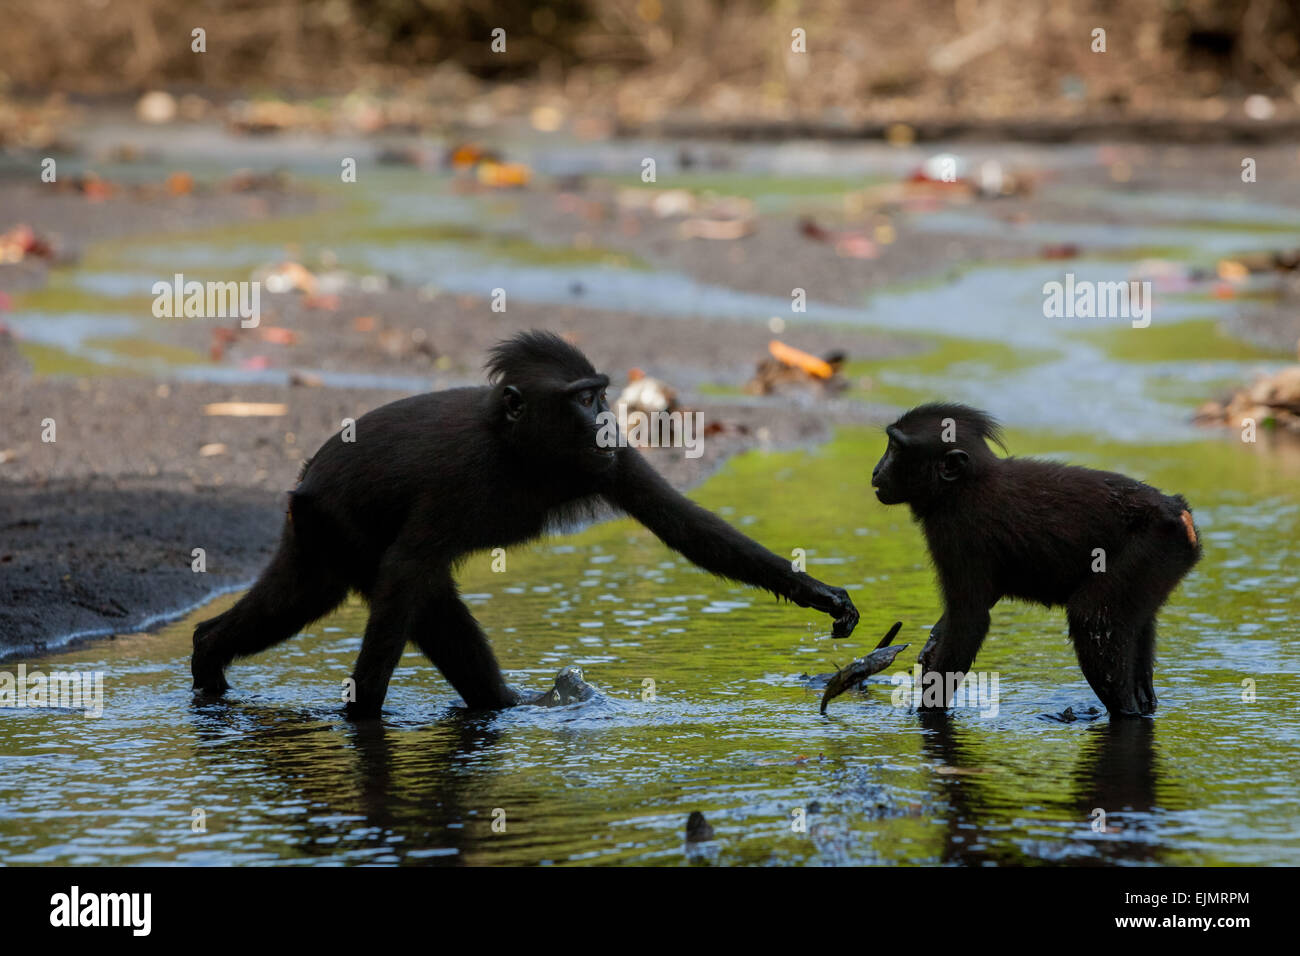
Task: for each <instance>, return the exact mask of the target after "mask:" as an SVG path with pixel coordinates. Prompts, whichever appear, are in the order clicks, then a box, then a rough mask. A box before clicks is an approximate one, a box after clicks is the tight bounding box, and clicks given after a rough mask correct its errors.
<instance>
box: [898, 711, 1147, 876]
mask: <svg viewBox="0 0 1300 956" xmlns="http://www.w3.org/2000/svg"><path fill="white" fill-rule="evenodd" d="M916 717H917V721H918V723H919V724H920V725H921V727H922V728H923V731H924V735H923V738H922V752H923V753H924V755H925V756H926V757H928V758H929V759H930V760H932V761H934V763H935V764H936V768H937V773H936V774H935V779H936V781H937V783H936V789H937V796H938V798H939V799H940V801H941V802H942V803H943V804H944V805H945V806H946V807H948V808H949V810H948V814H947V819H946V820H945V826H944V838H943V846H942V851H941V853H940V858H941V860H942V861H943V862H944V863H958V864H963V865H986V864H997V865H1008V864H1009V865H1015V866H1024V865H1028V864H1033V863H1042V862H1069V863H1072V864H1116V863H1128V864H1162V863H1167V862H1168V860H1167V859H1166V854H1165V852H1164V849H1165V848H1164V846H1163V844H1162V843H1161V842H1160V840H1159V839H1158V815H1157V814H1156V812H1155V811H1156V808H1157V805H1158V804H1157V797H1156V793H1157V789H1158V785H1159V783H1160V777H1161V775H1160V771H1159V768H1158V765H1157V759H1156V744H1155V740H1156V733H1157V726H1158V721H1157V720H1149V719H1144V720H1115V721H1110V720H1105V719H1103V720H1101V721H1100V722H1099V723H1094V724H1092V725H1091V726H1089V727H1087V728H1086V729H1085V730H1084V731H1083V736H1084V739H1083V745H1082V747H1081V748H1080V750H1079V753H1078V755H1077V757H1076V758H1075V761H1074V768H1073V771H1072V773H1071V774H1070V777H1069V789H1068V791H1067V792H1065V793H1062V794H1059V795H1056V796H1055V799H1053V802H1052V804H1051V806H1050V808H1048V809H1047V812H1046V813H1044V812H1042V811H1043V808H1031V807H1030V806H1029V805H1028V803H1026V805H1024V806H1021V807H1015V806H1011V807H1008V805H1007V803H1006V795H1005V780H1004V779H1003V776H1004V775H1000V774H997V773H994V772H992V771H991V769H990V767H989V763H988V761H987V760H986V759H985V758H984V757H982V756H981V754H980V752H979V751H980V747H979V746H978V744H977V742H976V741H974V740H973V739H972V737H973V735H972V732H971V730H970V729H969V728H968V727H966V726H964V725H963V724H961V723H959V722H957V721H956V720H955V719H954V717H953V715H952V714H951V713H938V712H933V711H919V712H917V714H916ZM1030 792H1032V789H1031V791H1030ZM1165 798H1166V799H1168V795H1167V794H1166V795H1165ZM1066 808H1069V809H1072V810H1073V811H1074V814H1073V816H1071V817H1069V818H1059V817H1058V818H1056V819H1052V816H1051V814H1052V811H1054V810H1058V809H1066ZM1099 811H1100V815H1099ZM1017 812H1020V813H1024V814H1026V815H1033V816H1035V817H1036V818H1037V819H1036V821H1035V822H1036V824H1037V827H1035V826H1030V827H1028V828H1026V829H1027V832H1026V834H1025V835H1024V836H1023V838H1022V839H1018V840H1007V841H1002V840H998V841H996V842H990V841H989V840H988V839H987V834H988V833H990V832H991V831H996V830H998V829H1004V828H1009V823H1010V821H1009V820H1008V819H1007V818H1008V814H1009V813H1010V814H1012V815H1015V814H1016V813H1017ZM1038 827H1041V828H1042V832H1043V833H1044V834H1047V833H1048V832H1052V834H1053V839H1052V840H1051V841H1047V840H1044V839H1041V838H1036V837H1035V835H1034V834H1035V830H1036V829H1037V828H1038ZM1097 827H1103V828H1104V829H1101V830H1098V829H1097Z"/></svg>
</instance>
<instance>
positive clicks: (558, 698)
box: [533, 664, 598, 707]
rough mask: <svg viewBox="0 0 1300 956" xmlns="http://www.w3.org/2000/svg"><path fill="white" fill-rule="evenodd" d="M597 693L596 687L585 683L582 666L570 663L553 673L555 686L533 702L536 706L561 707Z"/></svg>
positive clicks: (586, 698)
mask: <svg viewBox="0 0 1300 956" xmlns="http://www.w3.org/2000/svg"><path fill="white" fill-rule="evenodd" d="M597 693H598V691H597V690H596V688H594V687H592V686H591V685H590V684H588V683H587V681H586V679H585V677H584V676H583V673H582V668H581V667H578V666H577V665H576V664H570V665H569V666H568V667H565V668H561V670H560V672H559V673H558V674H556V675H555V686H554V687H552V688H551V689H550V690H548V691H547V692H546V693H545V694H543V695H542V696H541V697H538V698H537V699H536V700H535V701H533V703H534V704H535V705H536V706H538V707H563V706H564V705H565V704H574V703H578V702H579V701H584V700H591V699H592V698H593V697H595V696H596V695H597Z"/></svg>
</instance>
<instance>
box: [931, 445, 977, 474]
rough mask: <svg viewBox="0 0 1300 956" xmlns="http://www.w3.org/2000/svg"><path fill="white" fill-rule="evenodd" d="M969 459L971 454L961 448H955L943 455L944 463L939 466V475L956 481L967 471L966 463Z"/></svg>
mask: <svg viewBox="0 0 1300 956" xmlns="http://www.w3.org/2000/svg"><path fill="white" fill-rule="evenodd" d="M969 461H970V455H968V454H966V453H965V452H964V451H962V450H961V449H960V448H954V449H953V450H952V451H950V452H948V454H946V455H944V456H943V463H942V464H941V465H940V466H939V477H940V478H942V479H943V480H944V481H956V480H957V479H958V478H960V477H961V476H962V475H964V474H965V473H966V464H967V463H968V462H969Z"/></svg>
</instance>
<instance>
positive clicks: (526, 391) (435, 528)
mask: <svg viewBox="0 0 1300 956" xmlns="http://www.w3.org/2000/svg"><path fill="white" fill-rule="evenodd" d="M487 368H488V373H489V381H490V383H491V384H489V385H487V386H481V387H477V388H456V389H449V390H447V391H442V392H433V393H430V394H425V395H417V396H414V397H412V398H405V399H401V400H400V401H396V402H392V403H391V404H388V405H384V406H383V407H381V408H377V409H375V410H374V411H372V412H369V413H368V414H366V415H364V416H362V417H361V418H360V419H358V420H357V422H356V435H355V439H356V440H355V441H353V442H344V441H343V440H342V438H341V436H340V435H338V434H336V435H334V436H333V437H332V438H330V439H329V440H328V441H326V442H325V444H324V445H322V446H321V448H320V450H319V451H318V452H317V453H316V454H315V456H314V457H313V458H311V459H310V460H309V461H308V462H307V463H306V464H305V465H304V466H303V471H302V474H301V475H300V476H299V484H298V487H297V489H296V490H294V491H293V492H291V493H290V497H289V511H288V517H287V519H286V521H285V524H284V529H283V532H282V533H281V538H280V547H279V550H278V551H277V552H276V555H275V557H274V558H273V559H272V560H271V563H270V565H269V566H268V567H267V568H266V570H265V571H263V572H262V575H261V577H259V578H258V579H257V582H256V583H255V584H254V585H253V587H252V589H251V590H250V591H249V592H248V593H247V594H245V595H244V596H243V597H242V598H241V599H240V600H239V601H238V603H236V604H235V605H234V606H233V607H231V608H230V610H228V611H226V612H225V613H224V614H221V615H218V616H217V617H214V618H212V619H210V620H207V621H204V622H202V623H201V624H199V625H198V627H196V628H195V629H194V656H193V658H192V660H191V668H192V670H193V673H194V687H195V689H196V690H203V691H208V692H212V693H221V692H223V691H225V690H226V689H227V687H228V685H227V683H226V679H225V668H226V665H227V664H229V663H230V662H231V661H232V660H233V659H235V658H237V657H247V656H248V655H250V654H255V653H257V652H258V651H261V650H264V649H266V648H268V647H270V646H271V645H273V644H277V643H279V642H280V641H283V640H286V639H287V638H289V637H291V636H293V635H294V634H295V633H297V632H298V631H299V630H300V629H301V628H302V627H303V626H305V625H306V624H308V623H310V622H311V621H314V620H316V619H317V618H319V617H321V616H322V615H324V614H326V613H328V612H329V611H330V610H332V609H333V608H334V607H336V606H337V605H338V604H339V602H340V601H342V600H343V598H344V597H345V596H346V594H347V593H348V591H349V590H357V591H359V592H360V593H361V594H362V595H364V596H365V597H366V598H367V599H368V600H369V603H370V619H369V621H368V622H367V624H366V632H365V637H364V639H363V641H362V645H361V653H360V655H359V656H358V658H357V663H356V670H355V674H354V679H355V682H356V687H355V691H356V699H355V701H350V702H349V704H348V712H349V714H351V715H352V716H357V717H367V716H374V715H376V714H378V713H379V710H380V706H381V705H382V704H383V700H384V696H385V694H386V693H387V691H388V682H389V679H390V678H391V677H392V673H393V669H394V668H395V667H396V666H397V662H398V659H399V658H400V657H401V654H402V651H403V649H404V648H405V646H406V643H407V641H413V642H414V643H415V644H416V646H417V647H419V648H420V650H421V651H422V652H423V653H424V654H425V655H426V656H428V658H429V660H431V661H432V662H433V663H434V665H435V666H436V667H437V668H438V669H439V670H440V671H441V672H442V674H443V676H444V677H446V678H447V680H448V681H449V682H450V683H451V685H452V686H453V687H454V688H455V689H456V691H457V692H458V693H459V694H460V695H461V697H463V698H464V700H465V703H466V705H467V706H469V707H471V708H498V707H508V706H512V705H515V704H520V703H528V702H530V701H532V700H534V699H536V698H532V697H527V696H525V695H523V694H522V693H521V692H519V691H516V690H515V689H513V688H511V687H509V686H507V685H506V683H505V681H504V680H503V679H502V677H501V672H500V670H499V669H498V667H497V662H496V659H495V658H494V657H493V655H492V650H491V648H490V647H489V646H488V642H487V639H486V638H485V637H484V635H483V632H482V631H481V630H479V626H478V624H477V622H475V620H474V618H473V617H472V616H471V615H470V612H469V610H468V608H466V607H465V605H464V604H463V603H462V602H461V600H460V598H459V596H458V595H457V593H456V583H455V581H454V580H453V579H452V569H453V567H454V565H455V564H456V563H457V562H458V561H459V560H461V559H462V558H464V557H465V556H466V555H468V554H470V553H472V552H475V551H482V550H485V549H488V548H497V547H506V546H509V545H512V544H517V543H519V542H522V541H527V540H529V539H531V538H534V537H537V536H538V535H540V534H542V533H543V532H544V531H546V530H547V529H548V528H552V527H555V526H558V525H563V524H565V523H567V522H569V521H571V520H572V519H574V518H577V517H579V516H580V515H583V514H589V513H591V512H592V511H593V510H594V508H595V506H597V505H599V504H600V503H601V502H602V501H603V502H605V503H608V504H610V505H612V506H614V507H615V508H617V509H620V510H622V511H624V512H626V513H627V514H629V515H631V516H632V517H634V518H636V519H637V520H638V521H640V522H641V523H642V524H644V525H645V526H646V527H647V528H649V529H650V530H651V531H653V532H654V533H655V534H656V535H658V537H659V538H660V539H661V540H662V541H663V542H664V543H665V544H667V545H668V546H669V547H671V548H673V549H675V550H677V551H679V552H681V553H682V554H683V555H684V556H685V557H687V558H689V559H690V560H691V561H693V562H694V563H695V564H697V565H699V566H701V567H703V568H705V569H707V570H709V571H712V572H713V573H714V574H718V575H721V576H722V577H726V578H731V579H733V580H736V581H741V582H744V583H746V584H751V585H753V586H755V587H759V588H764V589H766V590H768V591H771V592H772V593H774V594H776V595H778V596H779V597H784V598H787V599H788V600H790V601H793V602H794V603H795V604H798V605H799V606H800V607H811V608H815V609H816V610H819V611H823V612H825V613H827V614H830V615H832V616H833V617H834V619H835V623H834V628H833V636H835V637H845V636H847V635H848V634H850V633H852V631H853V628H854V627H855V626H856V624H857V621H858V612H857V610H856V609H855V608H854V606H853V602H852V601H851V600H849V596H848V594H847V593H846V592H845V591H844V590H843V589H841V588H835V587H829V586H827V585H825V584H822V583H821V582H820V581H818V580H816V579H815V578H812V577H809V576H808V575H807V574H803V573H801V572H796V571H794V570H793V569H792V567H791V564H790V562H789V561H787V560H785V559H783V558H780V557H777V556H776V555H775V554H773V553H772V552H770V551H768V550H766V549H765V548H763V547H761V546H759V545H758V544H756V543H755V542H753V541H751V540H750V539H749V538H746V537H745V536H744V535H742V534H741V533H740V532H738V531H736V530H735V529H734V528H732V527H731V526H730V525H728V524H727V523H726V522H724V521H722V520H721V519H720V518H718V517H716V516H715V515H713V514H711V513H710V512H708V511H706V510H704V509H703V508H701V507H699V506H698V505H696V504H694V503H693V502H691V501H690V500H689V499H687V498H686V497H684V496H683V495H681V494H678V493H677V492H676V491H675V490H673V488H672V487H671V486H670V485H669V484H668V483H667V482H666V481H665V480H664V479H663V478H662V477H660V476H659V475H658V474H657V473H656V472H655V471H654V469H653V468H651V467H650V465H649V464H648V463H647V462H646V461H645V459H644V458H642V456H641V455H640V453H639V452H637V451H636V450H635V449H633V448H627V447H601V446H600V445H599V444H598V443H597V436H598V434H599V431H600V425H601V423H602V421H603V419H602V418H601V417H600V416H601V413H605V412H608V411H609V406H608V405H607V404H606V399H605V388H606V386H607V385H608V384H609V379H608V378H606V377H605V376H604V375H600V374H597V372H596V370H595V369H594V368H592V366H591V363H590V362H588V361H587V358H586V356H585V355H583V354H582V353H581V352H580V351H578V349H576V348H574V347H573V346H572V345H569V344H568V343H566V342H565V341H564V340H563V339H561V338H559V337H558V336H556V335H553V334H551V333H548V332H536V331H534V332H524V333H521V334H519V335H516V336H515V337H514V338H511V339H509V340H507V341H504V342H502V343H500V344H498V345H497V346H496V347H495V348H494V349H493V350H492V353H491V357H490V361H489V362H488V366H487Z"/></svg>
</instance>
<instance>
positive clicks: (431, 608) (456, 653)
mask: <svg viewBox="0 0 1300 956" xmlns="http://www.w3.org/2000/svg"><path fill="white" fill-rule="evenodd" d="M411 638H412V640H414V641H415V643H416V645H417V646H418V647H419V648H420V650H421V651H422V652H423V653H424V655H425V656H426V657H428V658H429V660H430V661H432V662H433V665H434V666H435V667H436V668H438V670H439V671H441V672H442V676H443V677H445V678H446V679H447V682H448V683H449V684H451V686H452V687H454V688H455V689H456V693H458V694H460V696H461V698H462V699H463V700H464V701H465V706H466V707H469V708H471V709H474V710H494V709H498V708H501V707H513V706H514V705H516V704H519V703H525V702H526V697H525V696H524V695H520V694H518V693H516V692H515V691H514V690H512V689H511V688H510V687H509V686H508V685H507V684H506V682H505V680H504V679H503V678H502V676H501V669H500V667H498V666H497V660H496V657H495V656H494V655H493V654H492V648H491V646H490V645H489V644H488V640H487V637H486V636H485V635H484V634H483V631H482V630H481V629H480V628H479V626H478V622H477V621H476V620H474V616H473V615H472V614H470V612H469V608H467V607H466V606H465V604H464V602H462V601H461V599H460V598H459V597H458V596H457V594H456V591H455V588H454V587H448V589H447V590H446V591H445V592H443V593H441V594H439V595H438V596H437V597H436V598H433V599H431V600H430V601H429V602H428V603H427V604H426V605H424V606H423V608H422V611H421V614H420V615H419V617H418V619H417V620H416V622H415V625H414V627H413V628H412V630H411Z"/></svg>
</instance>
